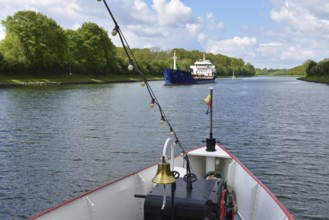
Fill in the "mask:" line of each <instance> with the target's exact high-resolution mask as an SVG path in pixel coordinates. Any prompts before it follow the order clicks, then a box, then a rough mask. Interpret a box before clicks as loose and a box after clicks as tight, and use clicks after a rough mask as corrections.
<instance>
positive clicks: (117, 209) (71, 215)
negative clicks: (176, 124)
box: [31, 145, 294, 220]
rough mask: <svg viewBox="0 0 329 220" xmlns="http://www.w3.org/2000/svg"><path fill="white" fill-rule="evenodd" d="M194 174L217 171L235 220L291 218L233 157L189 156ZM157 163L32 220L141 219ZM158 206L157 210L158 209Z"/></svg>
mask: <svg viewBox="0 0 329 220" xmlns="http://www.w3.org/2000/svg"><path fill="white" fill-rule="evenodd" d="M188 155H189V159H190V163H191V167H192V168H193V173H195V174H196V175H197V177H198V178H199V179H201V178H203V176H204V174H205V173H206V172H208V171H211V170H214V169H217V170H218V169H219V170H220V172H222V173H223V174H224V176H225V177H226V180H227V184H228V186H229V187H231V188H232V189H233V190H234V192H235V200H236V205H237V213H236V214H235V219H245V220H247V219H255V220H258V219H259V220H264V219H266V220H268V219H273V220H274V219H275V220H277V219H280V220H285V219H294V218H293V216H292V215H291V214H290V213H289V212H288V210H287V209H286V208H285V207H284V206H283V205H282V204H281V203H280V202H279V200H278V199H277V198H276V197H275V196H274V195H273V194H272V193H271V192H270V191H269V190H268V189H267V188H266V187H265V186H264V185H263V184H262V183H261V182H260V181H259V180H258V179H257V178H256V177H255V176H254V175H253V174H252V173H251V172H250V171H249V170H248V169H247V168H246V167H245V166H244V165H243V164H242V163H241V162H240V161H239V160H238V159H237V158H235V157H234V156H233V155H232V154H230V153H229V152H227V151H226V150H225V149H223V148H222V147H221V146H220V145H217V146H216V151H215V152H207V151H206V150H205V147H202V148H198V149H195V150H192V151H190V152H189V153H188ZM183 166H184V163H183V158H182V156H176V157H175V159H174V167H175V169H174V170H176V171H178V172H180V173H181V176H183V175H184V172H185V168H183ZM156 171H157V164H155V165H153V166H150V167H147V168H145V169H143V170H140V171H137V172H135V173H132V174H130V175H128V176H125V177H123V178H121V179H118V180H116V181H114V182H110V183H108V184H106V185H104V186H101V187H99V188H97V189H95V190H92V191H90V192H88V193H85V194H83V195H81V196H79V197H77V198H74V199H72V200H70V201H67V202H65V203H63V204H61V205H58V206H56V207H53V208H51V209H49V210H47V211H45V212H43V213H41V214H39V215H37V216H35V217H32V218H31V219H45V220H58V219H60V220H81V219H86V220H96V219H97V220H101V219H113V220H119V219H127V220H134V219H136V220H142V219H144V199H143V198H136V197H135V195H136V194H137V195H146V194H147V193H149V192H150V191H151V190H152V188H153V187H154V184H153V182H152V179H153V177H154V176H155V174H156ZM160 208H161V207H159V209H160Z"/></svg>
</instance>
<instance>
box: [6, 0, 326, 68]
mask: <svg viewBox="0 0 329 220" xmlns="http://www.w3.org/2000/svg"><path fill="white" fill-rule="evenodd" d="M107 3H108V4H109V6H110V8H111V10H112V12H113V14H114V16H115V17H116V20H117V22H118V23H119V26H120V28H121V30H122V31H123V33H124V35H125V37H126V39H127V41H128V43H129V45H130V47H132V48H147V47H159V48H161V49H163V50H170V49H172V48H176V47H177V48H184V49H186V50H200V51H205V52H209V53H213V54H224V55H227V56H232V57H238V58H242V59H243V60H244V61H245V62H249V63H251V64H253V65H254V66H255V67H257V68H292V67H295V66H297V65H301V64H303V63H304V62H305V61H307V60H308V59H311V60H314V61H316V62H318V61H321V60H323V59H324V58H329V2H328V0H312V1H309V0H253V1H246V0H202V1H200V0H125V1H122V0H107ZM20 10H34V11H38V12H41V13H42V14H44V15H46V16H48V17H50V18H52V19H54V20H55V21H56V22H57V23H58V24H59V25H60V26H62V27H63V28H65V29H77V28H78V27H79V26H81V24H82V23H83V22H95V23H97V24H98V25H99V26H101V27H102V28H104V29H105V30H107V31H108V32H109V33H110V32H111V30H112V29H113V22H112V21H111V18H110V16H109V14H108V13H107V11H106V8H105V6H104V4H103V3H102V2H98V1H97V0H71V1H63V0H43V1H38V0H20V1H12V0H0V11H1V14H0V20H4V19H6V17H7V16H11V15H14V13H15V12H17V11H20ZM4 37H5V29H4V28H3V27H0V39H3V38H4ZM110 38H111V39H112V41H113V43H114V44H115V45H117V46H120V42H119V39H118V38H117V37H116V38H114V37H112V36H111V35H110ZM178 62H179V61H178Z"/></svg>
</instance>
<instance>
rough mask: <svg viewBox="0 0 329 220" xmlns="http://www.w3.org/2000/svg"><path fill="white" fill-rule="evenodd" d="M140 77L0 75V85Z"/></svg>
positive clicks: (136, 78) (82, 81)
mask: <svg viewBox="0 0 329 220" xmlns="http://www.w3.org/2000/svg"><path fill="white" fill-rule="evenodd" d="M147 79H148V80H163V77H154V76H150V77H147ZM141 80H142V78H141V77H140V76H138V75H111V76H85V75H77V74H72V75H69V74H67V75H61V76H46V77H35V76H28V75H25V76H19V75H11V76H9V75H0V86H22V85H50V84H54V85H59V84H88V83H115V82H138V81H141Z"/></svg>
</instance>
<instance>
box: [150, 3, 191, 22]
mask: <svg viewBox="0 0 329 220" xmlns="http://www.w3.org/2000/svg"><path fill="white" fill-rule="evenodd" d="M153 8H154V9H155V11H156V12H157V15H158V19H159V24H160V25H179V24H181V23H188V22H190V21H191V20H192V9H191V8H189V7H187V6H185V5H184V4H183V3H182V2H181V1H180V0H169V1H167V0H154V1H153Z"/></svg>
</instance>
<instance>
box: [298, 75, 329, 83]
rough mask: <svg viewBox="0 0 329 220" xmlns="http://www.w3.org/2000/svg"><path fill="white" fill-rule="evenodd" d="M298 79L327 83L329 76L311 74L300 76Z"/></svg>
mask: <svg viewBox="0 0 329 220" xmlns="http://www.w3.org/2000/svg"><path fill="white" fill-rule="evenodd" d="M299 79H300V80H304V81H308V82H317V83H327V84H329V76H316V77H315V76H313V77H307V76H305V77H301V78H299Z"/></svg>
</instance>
